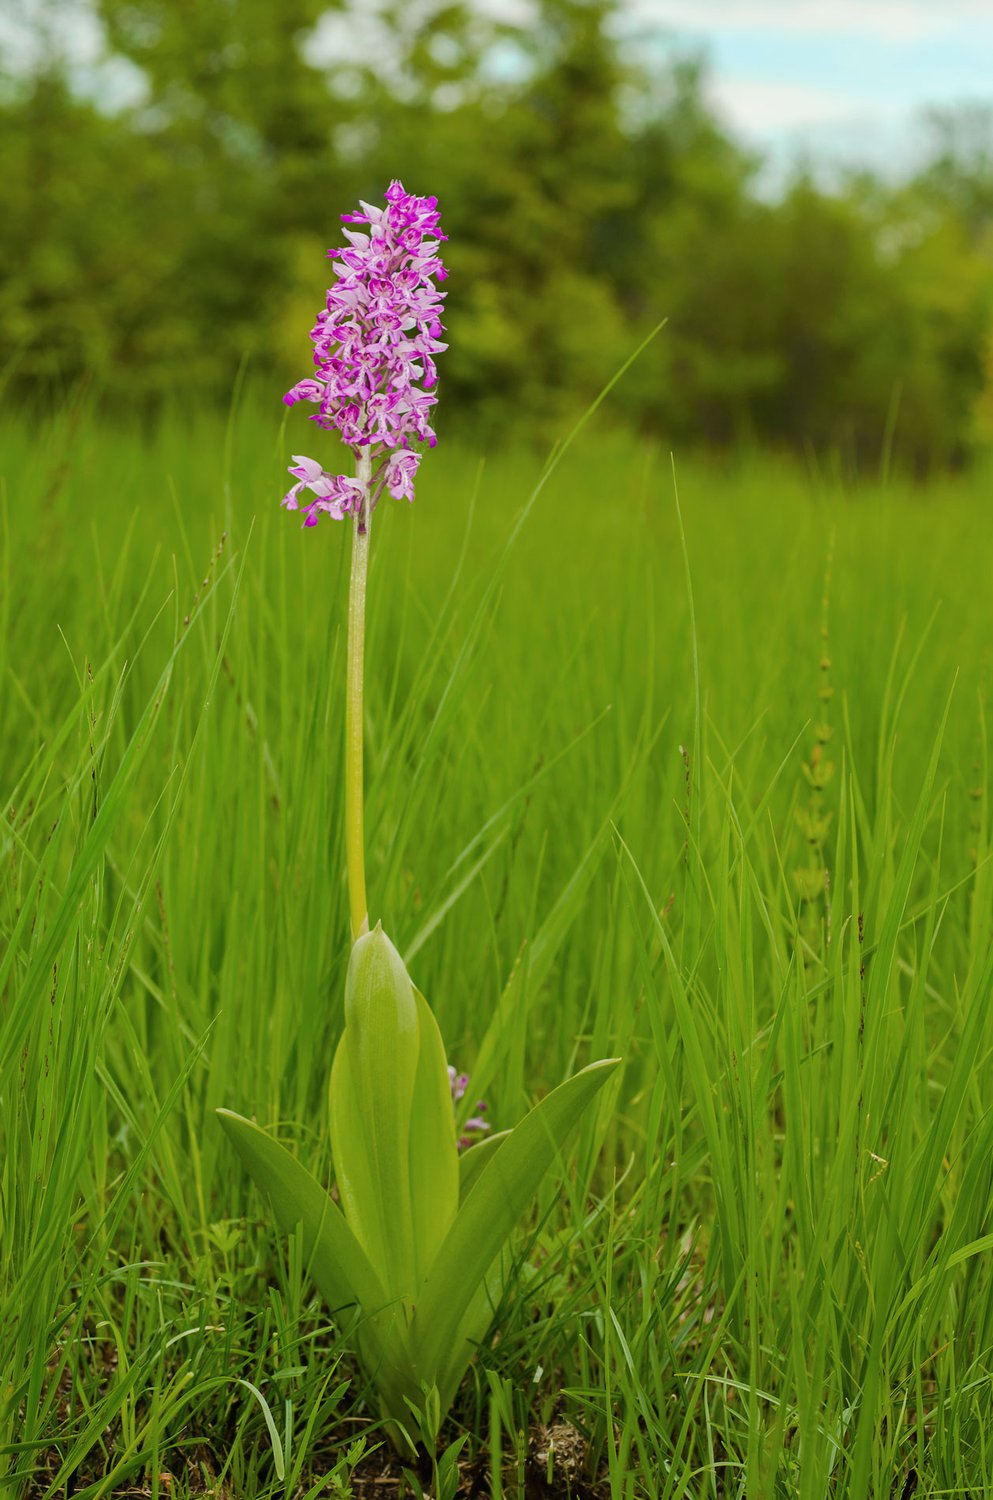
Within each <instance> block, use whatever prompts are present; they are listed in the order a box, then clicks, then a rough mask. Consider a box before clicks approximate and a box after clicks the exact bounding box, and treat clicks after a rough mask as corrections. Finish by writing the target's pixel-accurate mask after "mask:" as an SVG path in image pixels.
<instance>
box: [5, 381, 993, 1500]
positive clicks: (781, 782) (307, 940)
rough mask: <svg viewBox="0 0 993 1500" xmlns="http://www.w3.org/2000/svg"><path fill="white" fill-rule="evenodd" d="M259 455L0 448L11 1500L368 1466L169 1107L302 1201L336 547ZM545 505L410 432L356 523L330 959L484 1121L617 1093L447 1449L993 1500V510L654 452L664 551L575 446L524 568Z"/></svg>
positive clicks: (196, 435)
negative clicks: (362, 973) (464, 1082)
mask: <svg viewBox="0 0 993 1500" xmlns="http://www.w3.org/2000/svg"><path fill="white" fill-rule="evenodd" d="M302 442H303V439H302V438H301V439H299V440H290V439H288V438H287V436H286V434H285V433H284V432H283V431H282V430H281V428H280V423H279V419H278V415H276V416H274V415H273V414H272V412H271V410H270V408H269V407H268V406H265V405H261V404H259V403H257V402H255V401H253V400H252V399H246V400H244V401H242V402H241V403H240V404H239V405H238V406H237V407H236V409H235V410H234V412H233V414H232V416H231V418H230V419H229V420H228V422H227V423H225V422H224V421H223V420H221V419H220V418H215V417H212V416H201V417H199V418H192V417H191V418H186V417H183V416H180V415H176V414H173V415H169V414H166V415H164V416H163V417H162V418H161V419H160V420H159V421H157V422H156V423H155V424H153V425H151V426H150V427H148V428H146V429H142V428H140V427H139V426H138V425H134V426H132V427H128V426H126V425H122V424H118V425H117V426H115V427H110V426H106V425H104V424H103V423H101V422H100V421H99V420H97V419H96V418H94V417H93V416H92V415H91V414H90V413H89V412H87V410H86V409H85V407H83V406H81V405H78V404H77V405H73V404H72V403H71V402H70V403H68V404H67V406H66V408H65V409H64V410H63V411H61V412H60V413H58V414H57V415H55V416H54V417H51V416H49V417H46V418H44V419H40V420H39V421H29V420H27V419H26V418H14V417H8V418H6V419H5V421H4V423H3V430H2V434H0V452H2V455H3V457H2V471H3V472H2V482H3V495H2V527H3V531H2V542H3V554H2V569H0V668H2V677H0V681H2V694H0V744H2V755H3V759H2V767H3V802H2V809H3V822H2V825H0V828H2V832H0V856H2V872H3V878H2V887H0V922H2V932H3V947H2V952H0V1147H2V1164H0V1488H2V1489H3V1490H4V1492H5V1493H10V1494H12V1495H20V1494H30V1495H32V1496H45V1497H52V1500H54V1497H55V1496H57V1495H59V1496H60V1495H69V1494H72V1495H75V1496H76V1497H87V1500H91V1497H92V1500H96V1497H98V1496H105V1495H106V1496H109V1495H123V1494H141V1495H151V1496H156V1497H158V1496H166V1495H170V1496H185V1495H187V1494H214V1495H217V1496H222V1495H224V1496H230V1497H236V1496H237V1497H241V1496H256V1495H258V1496H266V1497H268V1496H273V1497H275V1496H287V1497H288V1496H295V1495H308V1496H310V1495H313V1496H317V1495H319V1494H322V1495H340V1496H345V1495H347V1494H348V1493H349V1483H350V1475H351V1474H352V1471H353V1468H355V1466H356V1464H357V1462H358V1460H359V1458H360V1457H361V1450H362V1447H363V1444H365V1446H366V1448H370V1447H372V1446H374V1445H375V1444H376V1443H377V1442H381V1441H382V1434H381V1432H378V1431H377V1430H376V1428H375V1426H374V1425H372V1423H371V1419H370V1417H369V1407H368V1406H367V1404H366V1392H365V1391H364V1389H363V1384H362V1379H361V1376H360V1374H359V1372H358V1369H357V1367H356V1366H355V1364H354V1363H353V1361H352V1359H351V1357H350V1355H349V1354H348V1331H349V1330H348V1318H347V1315H345V1316H344V1317H343V1319H342V1320H340V1321H335V1320H333V1319H332V1318H331V1317H330V1315H329V1313H328V1310H327V1309H326V1308H325V1307H323V1306H322V1304H321V1302H320V1299H319V1298H318V1297H317V1295H316V1293H315V1291H314V1289H313V1287H312V1285H311V1284H310V1283H309V1281H308V1278H307V1276H306V1270H305V1266H304V1265H303V1263H302V1255H301V1249H300V1246H299V1244H297V1243H296V1242H295V1241H293V1240H291V1241H290V1244H289V1246H288V1247H287V1246H286V1245H285V1244H284V1243H283V1242H282V1241H281V1238H280V1236H278V1235H277V1234H276V1233H275V1232H274V1230H273V1229H272V1228H271V1225H270V1222H269V1218H268V1216H267V1213H266V1211H265V1207H264V1205H263V1203H262V1201H261V1199H260V1198H259V1196H258V1195H257V1194H256V1192H255V1190H254V1189H253V1188H252V1186H251V1185H250V1183H249V1181H248V1179H247V1178H246V1176H245V1175H244V1173H243V1172H242V1171H241V1169H240V1168H239V1167H238V1165H237V1164H236V1161H235V1159H234V1156H233V1153H232V1152H231V1151H230V1149H229V1147H228V1146H227V1144H226V1142H225V1140H224V1138H223V1137H222V1135H221V1132H220V1130H219V1129H218V1127H217V1125H216V1122H215V1120H214V1116H213V1110H214V1108H215V1107H216V1106H218V1105H221V1104H223V1105H226V1106H229V1107H231V1108H234V1109H237V1110H239V1111H241V1112H243V1113H245V1114H250V1115H254V1116H255V1117H256V1118H257V1119H258V1120H259V1121H260V1122H261V1123H263V1124H265V1125H267V1126H273V1127H275V1126H276V1125H277V1124H278V1126H279V1129H280V1132H281V1134H282V1135H283V1137H284V1139H286V1140H287V1141H288V1142H290V1143H291V1144H292V1145H293V1148H294V1150H295V1151H296V1152H297V1153H298V1154H299V1155H300V1157H301V1158H302V1159H304V1160H305V1161H306V1162H307V1163H308V1164H309V1165H310V1166H311V1167H312V1168H313V1170H315V1172H317V1173H318V1174H323V1173H326V1172H327V1170H328V1163H329V1148H328V1140H327V1128H326V1086H327V1079H328V1073H329V1067H330V1060H331V1057H332V1053H333V1048H334V1044H335V1041H336V1039H337V1036H338V1034H339V1032H340V1029H341V1024H342V1015H341V1008H342V986H343V978H344V967H345V963H346V960H347V951H348V944H347V932H348V910H347V894H346V890H345V881H344V860H343V839H342V834H343V830H342V816H341V807H342V794H341V777H342V713H343V697H342V682H343V668H344V661H343V657H344V609H345V594H346V577H347V536H346V534H345V532H344V529H343V528H340V527H335V526H333V525H332V524H330V523H326V524H324V525H322V526H321V527H319V528H318V530H317V532H316V534H313V535H311V534H304V533H302V532H301V531H300V529H299V528H298V526H297V525H295V524H294V522H293V521H292V519H291V518H288V517H287V516H286V515H285V514H283V513H281V512H280V511H279V510H278V507H277V505H276V500H277V498H278V496H279V494H280V493H281V492H282V488H283V471H284V466H285V463H286V462H287V455H288V453H289V451H290V449H291V448H295V447H297V446H300V444H301V443H302ZM303 445H304V446H306V444H305V443H304V444H303ZM541 467H542V466H541V462H540V460H539V459H537V458H536V457H535V456H534V455H533V454H532V453H530V452H529V451H528V450H527V449H526V448H525V447H523V446H522V447H520V448H519V449H517V450H515V449H512V448H511V449H508V450H507V451H501V452H497V453H494V454H492V455H491V456H490V457H489V458H488V459H487V461H486V462H485V463H481V462H480V459H479V457H478V455H475V454H473V453H472V452H471V451H470V450H469V449H468V447H460V446H459V443H458V442H457V441H456V440H455V439H450V440H449V441H448V442H446V443H445V444H444V445H442V446H441V447H439V449H438V450H437V452H436V453H435V454H433V455H432V456H431V459H430V462H429V463H427V464H425V466H424V470H423V475H422V478H421V479H420V480H419V495H418V501H417V504H416V505H415V506H414V507H412V508H408V507H406V506H398V505H395V504H392V503H390V504H387V505H385V506H384V507H382V508H381V509H380V511H379V512H378V513H377V515H376V518H375V526H374V531H373V544H372V562H371V577H370V614H369V638H368V679H367V689H366V715H367V742H366V743H367V773H366V774H367V797H368V806H367V837H368V845H369V847H368V855H367V865H368V872H369V894H370V907H371V911H372V914H373V916H374V917H377V916H381V917H382V918H383V920H384V923H385V925H386V927H387V930H388V931H389V932H390V933H391V935H392V936H393V938H394V939H395V941H396V942H397V944H398V946H399V947H400V949H401V951H402V952H403V954H404V956H405V957H406V959H407V960H408V963H409V965H410V967H411V971H412V973H413V975H414V977H415V979H416V981H417V983H418V984H419V986H420V987H421V988H422V990H423V991H424V992H425V993H426V994H427V995H428V997H429V998H430V1000H431V1003H432V1005H433V1007H434V1008H435V1011H436V1013H437V1015H438V1018H439V1021H440V1024H441V1027H442V1031H443V1034H444V1036H445V1037H446V1040H447V1042H448V1046H449V1049H450V1055H451V1060H452V1061H453V1062H455V1063H457V1064H458V1066H459V1067H464V1068H466V1069H468V1071H470V1072H471V1074H472V1077H473V1083H472V1091H473V1092H472V1097H473V1098H475V1097H476V1096H478V1095H479V1094H483V1095H485V1096H486V1098H487V1099H488V1100H489V1103H490V1110H491V1116H492V1118H493V1120H494V1121H495V1122H496V1123H497V1124H499V1125H507V1124H511V1123H513V1122H514V1121H516V1120H517V1119H518V1118H519V1117H520V1116H521V1114H522V1113H523V1111H524V1110H525V1108H526V1107H527V1105H528V1102H529V1101H531V1100H533V1099H534V1098H536V1097H538V1096H540V1095H541V1094H543V1093H544V1092H546V1091H547V1090H548V1089H549V1088H551V1087H552V1086H553V1085H555V1084H556V1083H558V1082H559V1081H561V1080H562V1079H563V1078H564V1077H565V1076H566V1075H567V1074H568V1073H570V1072H571V1071H573V1070H574V1069H575V1068H576V1067H577V1066H579V1065H581V1064H582V1063H584V1062H586V1061H588V1060H590V1059H592V1058H595V1057H598V1056H608V1055H618V1056H620V1057H622V1058H623V1059H624V1067H623V1071H622V1073H621V1074H620V1075H619V1077H618V1081H617V1083H616V1085H615V1086H611V1087H610V1088H608V1089H607V1090H606V1091H605V1095H606V1097H604V1098H603V1100H602V1102H601V1103H600V1105H599V1107H598V1109H597V1110H596V1111H595V1112H594V1114H593V1115H592V1116H591V1118H589V1119H588V1120H587V1121H585V1122H584V1125H583V1127H582V1130H581V1132H580V1133H579V1136H578V1138H577V1140H576V1142H575V1143H574V1147H573V1150H572V1152H571V1153H570V1155H569V1157H568V1160H567V1161H566V1162H564V1163H563V1168H562V1171H561V1172H559V1173H553V1174H552V1175H551V1176H550V1178H549V1179H548V1181H547V1182H546V1184H545V1187H544V1189H543V1192H542V1195H541V1198H540V1204H539V1208H538V1211H537V1213H536V1215H535V1216H534V1218H533V1220H532V1221H531V1222H530V1223H529V1224H528V1225H525V1226H522V1230H523V1233H522V1240H521V1244H520V1247H519V1254H520V1258H521V1266H522V1274H521V1278H520V1280H519V1283H518V1285H517V1288H516V1290H515V1291H514V1292H513V1293H512V1294H511V1295H510V1296H509V1297H508V1298H507V1301H506V1305H505V1306H504V1307H503V1309H502V1310H501V1314H500V1317H499V1319H498V1333H497V1336H496V1337H495V1338H494V1339H493V1340H492V1341H491V1342H490V1343H488V1344H487V1346H486V1347H484V1348H483V1349H482V1350H481V1351H480V1353H479V1356H478V1358H477V1361H476V1363H475V1366H474V1368H473V1370H472V1372H471V1373H470V1376H469V1377H468V1379H467V1381H466V1383H465V1385H464V1387H463V1390H462V1393H461V1395H460V1398H459V1401H458V1403H457V1405H456V1408H455V1411H454V1413H453V1417H452V1420H451V1423H450V1424H449V1428H448V1429H447V1432H446V1440H447V1441H452V1440H454V1439H456V1438H457V1437H458V1436H459V1435H462V1434H466V1435H467V1436H468V1442H467V1446H466V1449H465V1451H464V1455H463V1456H464V1457H465V1458H466V1459H468V1460H470V1461H471V1462H472V1464H473V1466H474V1467H473V1471H472V1472H473V1473H474V1475H475V1477H476V1481H477V1483H478V1485H479V1486H480V1489H479V1492H481V1493H491V1494H493V1495H503V1496H506V1497H515V1496H518V1495H523V1494H524V1493H525V1489H526V1488H527V1487H528V1486H530V1488H528V1489H527V1492H528V1493H545V1494H563V1495H564V1494H566V1493H569V1492H571V1493H573V1494H577V1495H581V1494H586V1493H594V1492H595V1493H597V1494H600V1493H602V1494H604V1495H610V1496H611V1500H615V1497H616V1500H628V1497H631V1500H634V1497H656V1496H658V1497H676V1496H687V1497H698V1496H718V1495H720V1496H731V1495H735V1496H746V1497H748V1500H760V1497H766V1496H768V1497H773V1496H776V1497H780V1496H781V1497H794V1496H796V1497H801V1500H814V1497H818V1500H820V1497H823V1496H825V1495H832V1496H851V1497H869V1496H871V1497H883V1496H890V1495H894V1496H903V1497H909V1496H910V1495H911V1494H912V1493H913V1492H914V1489H915V1487H916V1488H918V1491H919V1493H924V1494H942V1495H963V1496H964V1495H969V1496H971V1497H977V1496H981V1495H993V1440H991V1438H990V1435H989V1424H988V1416H989V1411H990V1398H991V1389H993V1387H991V1381H993V1276H991V1265H993V1212H991V1210H993V1151H991V1144H993V1112H991V1109H990V1099H991V1097H993V1095H991V1087H990V1085H991V1081H993V1058H991V1048H993V1011H991V1008H990V1004H989V999H990V990H991V983H993V953H991V925H993V865H991V858H990V856H991V848H990V837H991V835H990V827H989V800H988V794H989V765H988V744H987V731H986V720H985V713H984V694H985V691H986V687H987V684H988V681H989V678H990V672H991V667H993V661H991V649H993V635H991V631H990V605H989V558H990V555H991V547H993V515H991V513H990V510H989V487H988V484H987V483H986V482H985V481H984V480H982V479H981V478H980V477H978V476H976V477H973V478H972V479H958V480H948V481H945V482H942V483H941V484H934V485H932V486H931V487H930V488H928V489H927V490H924V491H921V490H912V489H910V488H908V487H905V486H901V485H900V484H899V483H897V482H895V481H890V482H888V483H887V484H886V485H880V484H878V483H874V482H872V481H871V480H867V481H866V483H864V484H862V485H855V486H854V487H853V486H848V487H846V488H842V487H841V486H840V485H839V484H838V483H837V482H836V481H835V480H834V479H833V478H832V476H831V474H830V472H822V473H815V472H802V471H801V470H799V469H798V468H796V467H791V466H788V465H786V464H780V463H777V462H776V461H774V460H772V459H746V458H742V459H740V460H739V461H737V462H735V463H729V464H725V465H724V467H723V468H720V467H718V466H715V465H713V464H710V465H704V464H700V463H695V464H694V463H689V464H687V465H686V466H685V468H683V467H682V466H679V472H678V475H677V477H678V482H679V497H680V502H681V508H682V521H683V525H684V528H685V556H684V551H683V546H682V541H681V533H680V517H679V512H678V510H677V506H676V501H675V491H674V479H673V471H672V467H671V465H670V460H669V456H668V454H667V453H666V452H665V451H664V450H663V449H662V448H661V447H653V446H651V445H644V444H643V445H637V444H633V443H631V442H630V441H627V440H622V439H621V438H619V437H616V436H613V435H611V434H609V433H600V434H597V433H595V432H588V433H587V434H584V436H583V437H582V438H581V439H580V440H579V441H578V443H577V445H576V446H575V447H574V448H573V449H572V450H571V451H570V452H569V453H568V454H566V455H565V457H564V459H563V461H562V463H561V465H560V466H559V468H558V469H557V470H556V472H555V473H554V474H553V475H552V476H551V478H550V479H549V480H548V482H547V484H546V485H545V486H544V488H543V489H542V490H541V493H540V494H539V495H538V497H537V499H536V500H535V502H534V504H533V506H532V507H531V509H530V510H529V511H528V513H527V515H526V517H525V518H524V519H523V523H522V524H521V515H522V510H523V508H524V506H525V505H526V504H527V501H528V497H529V495H530V494H531V492H532V491H533V489H534V487H535V485H536V483H537V482H538V480H539V477H540V473H541ZM829 564H830V567H829ZM828 574H829V575H830V576H829V582H828V584H827V588H826V580H827V579H828ZM830 768H833V770H832V769H830ZM828 819H829V821H827V820H828ZM825 871H826V874H825ZM468 1102H471V1100H470V1101H468ZM556 1421H558V1422H560V1423H561V1424H568V1425H562V1426H560V1428H559V1429H558V1430H559V1432H560V1433H565V1434H567V1435H571V1429H575V1431H576V1432H578V1433H579V1434H580V1435H581V1437H582V1439H583V1440H584V1442H585V1456H584V1458H583V1460H582V1462H581V1463H580V1464H579V1465H578V1467H577V1466H575V1465H574V1464H573V1463H572V1462H571V1461H570V1459H569V1457H568V1455H567V1453H566V1449H565V1446H564V1439H561V1440H560V1448H559V1453H558V1455H557V1454H556V1449H555V1447H554V1444H553V1446H552V1450H551V1453H550V1455H549V1454H548V1443H547V1431H546V1433H545V1434H544V1436H543V1437H542V1434H541V1428H542V1427H544V1428H545V1429H548V1428H549V1427H550V1426H551V1425H552V1424H553V1423H555V1422H556ZM529 1434H530V1435H531V1439H532V1442H531V1448H530V1450H529V1447H528V1443H529ZM536 1434H537V1438H536V1436H535V1435H536ZM539 1439H540V1441H539ZM539 1449H540V1452H541V1458H540V1467H541V1475H542V1476H543V1477H544V1479H545V1480H549V1481H550V1483H549V1484H548V1487H547V1488H546V1489H544V1490H542V1489H541V1487H540V1483H539V1475H538V1474H537V1472H536V1463H535V1453H536V1452H537V1451H538V1450H539ZM359 1472H361V1470H359ZM593 1479H597V1480H598V1481H599V1488H597V1489H596V1490H595V1491H594V1490H593V1488H592V1480H593ZM355 1482H356V1483H357V1477H356V1481H355ZM454 1483H455V1481H454V1478H453V1479H452V1482H451V1484H450V1485H448V1487H447V1492H449V1493H454ZM441 1487H442V1488H444V1487H445V1486H444V1481H443V1483H442V1486H441ZM378 1492H379V1493H389V1491H388V1490H383V1489H381V1490H379V1491H378Z"/></svg>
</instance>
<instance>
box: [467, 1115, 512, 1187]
mask: <svg viewBox="0 0 993 1500" xmlns="http://www.w3.org/2000/svg"><path fill="white" fill-rule="evenodd" d="M508 1135H510V1131H509V1130H501V1131H498V1132H497V1134H496V1135H488V1136H486V1138H485V1139H484V1140H481V1141H477V1142H476V1144H475V1145H474V1146H470V1147H469V1148H468V1149H467V1150H465V1151H463V1152H462V1155H461V1156H460V1157H459V1197H460V1199H461V1200H462V1201H463V1202H464V1201H465V1199H466V1197H467V1196H468V1193H469V1189H470V1188H471V1187H472V1186H473V1185H474V1184H475V1181H476V1178H477V1177H478V1176H479V1174H480V1172H481V1171H482V1170H483V1168H484V1167H485V1166H486V1163H487V1162H488V1161H489V1160H490V1158H491V1156H492V1155H493V1152H494V1151H495V1150H496V1148H497V1147H498V1146H499V1145H500V1143H501V1141H505V1140H506V1139H507V1137H508Z"/></svg>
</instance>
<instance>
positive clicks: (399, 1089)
mask: <svg viewBox="0 0 993 1500" xmlns="http://www.w3.org/2000/svg"><path fill="white" fill-rule="evenodd" d="M344 1043H345V1050H346V1054H347V1057H348V1064H349V1072H350V1075H351V1087H352V1089H353V1090H354V1099H355V1102H356V1105H357V1111H356V1114H355V1118H354V1122H353V1129H352V1130H350V1131H348V1132H346V1134H345V1137H344V1142H345V1145H346V1150H347V1147H348V1145H349V1144H351V1143H352V1140H353V1138H354V1133H355V1132H356V1131H358V1130H361V1131H362V1133H363V1140H364V1145H365V1152H366V1155H367V1158H368V1161H367V1166H368V1172H369V1178H370V1183H371V1185H374V1187H375V1189H376V1191H375V1193H374V1194H373V1193H372V1191H371V1189H370V1201H369V1202H368V1203H366V1202H365V1201H363V1204H362V1221H363V1224H364V1225H368V1224H369V1223H370V1221H371V1220H373V1219H374V1218H375V1219H377V1220H378V1223H377V1225H376V1230H375V1233H374V1234H373V1243H375V1244H377V1245H381V1246H382V1253H383V1257H384V1260H383V1270H384V1280H385V1284H386V1286H387V1289H388V1291H389V1292H390V1293H392V1294H393V1295H394V1296H402V1297H404V1298H408V1299H409V1298H412V1297H413V1293H414V1290H415V1287H416V1274H415V1256H414V1233H413V1218H412V1213H411V1205H410V1116H411V1106H412V1104H413V1099H414V1081H415V1078H416V1075H417V1053H418V1021H417V1004H416V1002H415V1000H414V991H413V986H412V985H411V983H410V978H409V976H408V974H407V970H406V969H405V968H404V966H403V960H402V959H401V957H400V955H399V953H398V952H397V951H396V949H395V948H394V946H393V944H392V943H391V942H390V940H389V938H388V937H387V936H386V934H385V933H384V932H383V929H382V927H381V926H380V925H379V924H377V926H376V928H375V930H374V931H373V932H367V933H365V934H364V935H363V936H362V937H360V938H358V939H357V941H356V942H355V944H354V946H353V948H352V955H351V959H350V960H349V965H348V977H347V979H346V981H345V1033H344ZM331 1148H332V1151H333V1152H334V1153H335V1168H336V1170H337V1169H338V1146H337V1144H336V1142H335V1141H334V1140H333V1139H332V1142H331ZM353 1170H358V1167H357V1165H356V1166H355V1167H353Z"/></svg>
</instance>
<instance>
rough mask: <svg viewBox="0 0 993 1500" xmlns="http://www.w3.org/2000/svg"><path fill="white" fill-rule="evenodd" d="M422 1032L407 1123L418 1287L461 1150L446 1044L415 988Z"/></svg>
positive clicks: (441, 1230)
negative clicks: (408, 1127) (453, 1105)
mask: <svg viewBox="0 0 993 1500" xmlns="http://www.w3.org/2000/svg"><path fill="white" fill-rule="evenodd" d="M414 1001H415V1003H416V1005H417V1022H418V1029H419V1033H420V1037H419V1049H418V1053H417V1075H416V1078H415V1081H414V1107H413V1114H412V1116H411V1121H410V1202H411V1210H412V1213H413V1222H414V1255H415V1265H416V1272H417V1285H418V1286H420V1284H421V1282H422V1281H423V1280H424V1278H425V1277H426V1276H427V1274H428V1272H429V1271H430V1270H431V1267H432V1266H433V1265H434V1262H435V1259H436V1257H437V1254H438V1251H439V1250H440V1249H441V1246H442V1244H443V1243H444V1240H445V1236H446V1235H447V1234H448V1231H449V1230H450V1229H451V1227H452V1224H453V1223H454V1222H455V1215H456V1212H457V1211H458V1206H459V1152H458V1146H457V1145H456V1142H455V1115H454V1113H453V1111H452V1090H451V1085H450V1084H449V1081H448V1062H447V1060H446V1057H445V1044H444V1042H443V1041H442V1039H441V1032H440V1031H439V1030H438V1023H437V1021H436V1020H435V1018H434V1014H433V1012H432V1010H431V1007H430V1006H429V1005H428V1003H427V1001H426V1000H425V998H424V996H423V995H422V994H421V993H420V991H419V990H417V989H415V990H414Z"/></svg>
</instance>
